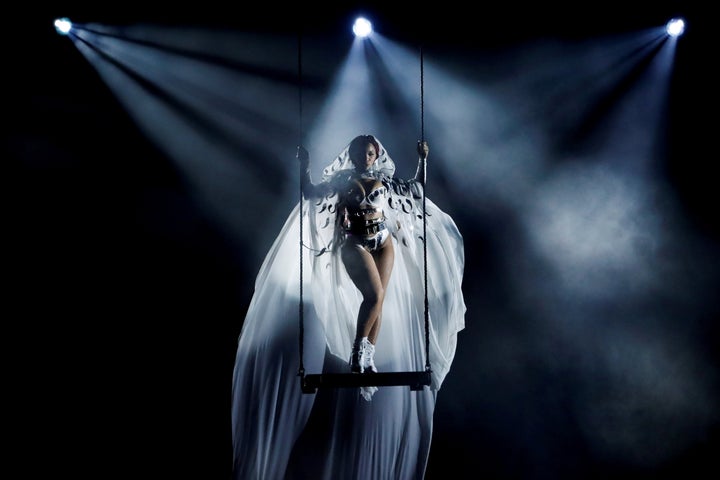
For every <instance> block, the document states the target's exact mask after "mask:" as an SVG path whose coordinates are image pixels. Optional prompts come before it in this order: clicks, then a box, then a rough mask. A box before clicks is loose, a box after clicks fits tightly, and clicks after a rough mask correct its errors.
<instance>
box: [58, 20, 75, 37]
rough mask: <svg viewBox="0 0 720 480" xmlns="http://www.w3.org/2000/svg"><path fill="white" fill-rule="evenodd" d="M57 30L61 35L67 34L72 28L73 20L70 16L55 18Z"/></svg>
mask: <svg viewBox="0 0 720 480" xmlns="http://www.w3.org/2000/svg"><path fill="white" fill-rule="evenodd" d="M54 24H55V30H56V31H57V33H59V34H60V35H67V34H68V33H69V32H70V29H71V28H72V22H71V21H70V19H68V18H58V19H57V20H55V23H54Z"/></svg>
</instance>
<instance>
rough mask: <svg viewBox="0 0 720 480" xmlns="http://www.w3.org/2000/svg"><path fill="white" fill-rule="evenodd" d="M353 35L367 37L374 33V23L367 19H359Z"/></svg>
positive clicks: (355, 24)
mask: <svg viewBox="0 0 720 480" xmlns="http://www.w3.org/2000/svg"><path fill="white" fill-rule="evenodd" d="M353 33H354V34H355V35H356V36H358V37H367V36H368V35H370V34H371V33H372V23H370V21H369V20H368V19H366V18H363V17H359V18H358V19H357V20H355V23H354V24H353Z"/></svg>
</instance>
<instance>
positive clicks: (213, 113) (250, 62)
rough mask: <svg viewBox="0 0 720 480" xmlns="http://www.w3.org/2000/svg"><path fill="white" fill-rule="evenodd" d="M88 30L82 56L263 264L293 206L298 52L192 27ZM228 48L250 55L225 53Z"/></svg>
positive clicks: (80, 41)
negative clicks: (262, 208) (266, 208)
mask: <svg viewBox="0 0 720 480" xmlns="http://www.w3.org/2000/svg"><path fill="white" fill-rule="evenodd" d="M86 27H87V28H84V29H82V30H80V31H77V32H76V35H75V36H74V37H73V41H74V43H75V45H76V46H77V48H78V50H79V51H80V52H81V53H82V54H83V55H84V56H85V58H86V59H87V60H88V61H89V62H90V64H91V65H92V66H93V67H94V68H95V69H96V71H97V72H98V73H99V74H100V76H101V78H102V79H103V81H104V82H105V83H106V84H107V85H108V87H109V88H110V89H111V90H112V92H113V93H114V94H115V96H116V97H117V98H118V100H119V101H120V103H121V104H122V105H123V106H124V107H125V108H126V109H127V111H128V112H129V114H130V116H131V118H132V119H133V120H134V121H135V122H136V123H137V125H138V127H139V128H140V129H141V130H142V131H143V132H144V133H145V135H146V136H147V137H148V138H149V139H150V141H151V142H152V143H153V144H155V145H156V146H157V147H158V148H159V149H160V150H161V151H163V152H164V153H165V154H166V155H167V156H168V157H169V158H170V159H172V160H173V161H174V162H175V164H176V167H177V168H178V170H179V171H180V172H181V174H182V176H183V177H184V178H185V179H186V181H187V184H188V185H189V187H190V192H191V193H192V194H193V196H194V198H196V199H197V201H198V202H199V204H200V205H201V206H202V207H203V208H204V209H205V210H206V212H208V214H209V215H210V217H211V218H213V219H214V220H215V221H216V222H217V224H218V225H219V226H220V228H223V229H225V230H226V231H227V232H228V234H229V236H230V237H232V238H236V239H237V240H238V241H240V242H243V243H246V244H247V246H248V250H249V252H248V253H249V257H248V258H256V259H257V261H258V262H259V261H260V260H261V259H262V257H263V255H264V254H265V253H266V251H267V245H266V243H265V242H263V240H264V239H265V238H264V237H265V236H267V237H268V238H267V239H266V240H267V241H268V242H269V241H270V239H271V237H272V236H273V235H274V233H275V232H276V231H277V230H278V229H279V227H278V228H275V227H272V226H269V227H267V228H266V227H264V226H263V225H265V224H267V223H272V222H277V223H281V222H282V219H283V218H284V217H285V216H286V215H287V205H288V204H289V203H290V202H291V201H292V199H290V198H289V195H290V194H289V193H285V192H283V191H282V188H281V186H282V185H284V184H285V183H286V182H287V181H288V177H290V176H292V174H293V172H294V171H295V170H294V168H293V167H295V165H296V163H295V162H293V160H294V147H295V145H296V135H297V133H296V123H295V122H296V119H297V116H296V115H297V113H296V111H295V109H294V107H295V106H296V105H297V104H296V102H295V100H296V95H297V85H296V81H297V76H296V72H295V66H296V61H297V60H296V58H297V57H296V55H297V52H296V45H295V43H294V42H293V41H292V40H290V41H288V40H287V39H283V38H278V37H272V38H265V37H264V36H262V35H260V36H258V35H253V34H242V33H226V32H218V33H217V36H216V35H215V34H214V33H213V32H208V31H203V30H193V29H188V28H183V29H173V28H172V27H157V26H148V25H145V26H142V25H138V26H134V27H132V28H129V27H126V28H114V27H112V26H101V25H87V26H86ZM229 44H231V45H235V46H237V45H242V46H243V48H242V49H238V48H235V49H232V48H229V47H228V49H227V50H228V51H229V50H234V51H235V53H234V56H231V55H230V54H229V53H228V52H224V53H227V54H226V55H224V54H223V53H220V54H219V53H218V52H223V48H222V47H220V48H218V46H223V45H229ZM186 45H192V47H187V46H186ZM238 50H239V51H241V53H238V52H237V51H238ZM269 51H272V52H273V55H268V52H269ZM307 97H308V98H310V95H307ZM283 138H284V140H279V139H283ZM141 168H142V167H141ZM289 190H290V189H289V188H288V191H289ZM283 195H288V198H285V197H283ZM231 198H232V199H233V200H232V201H230V200H229V199H231ZM253 204H266V205H276V207H277V208H276V210H273V209H271V210H270V212H265V213H264V214H263V215H262V217H261V216H258V215H256V214H255V213H254V212H255V211H256V210H254V209H247V208H246V206H247V205H253ZM248 224H254V225H256V226H257V229H255V228H254V229H252V230H256V231H255V232H254V233H253V232H252V231H251V230H249V229H247V225H248ZM252 237H255V239H253V238H252Z"/></svg>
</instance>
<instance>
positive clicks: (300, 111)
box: [297, 31, 305, 377]
mask: <svg viewBox="0 0 720 480" xmlns="http://www.w3.org/2000/svg"><path fill="white" fill-rule="evenodd" d="M297 57H298V115H299V119H298V120H299V138H298V145H300V146H301V145H303V118H302V114H303V101H302V100H303V99H302V91H303V89H302V83H303V77H302V31H299V32H298V56H297ZM298 165H299V167H298V168H299V171H300V172H299V173H300V175H298V179H299V182H300V202H299V204H298V205H299V207H300V208H299V210H300V212H299V215H300V303H299V305H298V309H299V321H300V326H299V331H300V334H299V338H298V339H299V342H300V367H299V369H298V376H300V377H303V376H305V365H304V364H303V357H304V351H303V345H304V343H305V318H304V316H305V309H304V308H303V238H304V236H303V223H304V222H303V218H302V217H303V181H302V179H303V171H302V165H300V162H298Z"/></svg>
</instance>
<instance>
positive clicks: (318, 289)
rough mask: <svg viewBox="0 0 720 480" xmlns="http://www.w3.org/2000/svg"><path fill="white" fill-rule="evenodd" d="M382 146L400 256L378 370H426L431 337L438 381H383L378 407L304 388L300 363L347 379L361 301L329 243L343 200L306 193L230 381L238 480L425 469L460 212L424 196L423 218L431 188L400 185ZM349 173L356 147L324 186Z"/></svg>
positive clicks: (275, 253) (455, 307)
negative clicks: (455, 214) (414, 386)
mask: <svg viewBox="0 0 720 480" xmlns="http://www.w3.org/2000/svg"><path fill="white" fill-rule="evenodd" d="M380 150H381V151H380V155H379V157H378V160H377V162H376V165H377V170H378V171H379V173H381V174H382V175H384V177H385V179H386V180H387V181H388V182H389V184H390V185H391V190H392V197H391V202H390V205H389V206H388V208H386V209H385V215H386V218H387V222H386V224H387V225H388V228H389V229H390V231H391V233H392V237H391V238H392V241H393V242H394V244H395V245H394V246H395V262H394V266H393V271H392V275H391V277H390V282H389V285H388V288H387V291H386V294H385V302H384V304H383V314H382V316H383V320H382V326H381V330H380V333H379V335H378V339H377V342H376V352H375V364H376V366H377V368H378V370H379V371H381V372H396V371H423V370H425V363H426V360H427V358H426V343H425V339H426V333H427V335H429V362H430V366H431V370H432V373H431V378H432V383H431V386H430V387H429V388H428V387H425V388H424V389H423V390H420V391H413V390H410V388H409V387H408V386H391V387H380V388H379V390H378V391H377V392H375V393H374V395H372V398H371V400H370V401H366V400H365V399H364V398H363V397H362V396H361V395H360V394H359V393H360V392H359V390H360V389H358V388H337V389H328V388H321V389H319V390H318V391H317V393H312V394H308V393H303V392H302V390H301V388H300V385H301V383H300V381H301V379H300V377H299V376H298V370H299V367H300V366H301V365H302V366H303V367H304V370H305V373H306V374H314V373H349V366H348V359H349V357H350V349H351V345H352V341H353V340H354V338H355V321H356V315H357V311H358V308H359V306H360V302H361V300H362V298H361V295H360V292H359V291H358V290H357V288H356V287H355V286H354V284H353V283H352V281H351V280H350V278H349V276H348V275H347V272H346V271H345V268H344V266H343V264H342V261H341V259H340V255H339V254H336V253H335V252H334V250H333V246H334V244H333V237H334V235H333V232H334V225H335V205H336V201H337V195H336V194H335V193H334V192H333V190H332V188H328V189H326V190H325V193H326V194H325V195H322V196H320V197H318V198H313V199H304V200H303V201H302V202H299V203H298V204H297V205H296V206H295V208H294V209H293V211H292V213H291V214H290V216H289V217H288V219H287V221H286V222H285V225H284V226H283V228H282V230H281V232H280V234H279V235H278V237H277V238H276V240H275V242H274V244H273V245H272V247H271V248H270V251H269V252H268V254H267V256H266V257H265V260H264V262H263V264H262V266H261V268H260V272H259V274H258V276H257V279H256V282H255V292H254V295H253V298H252V301H251V303H250V306H249V308H248V312H247V315H246V317H245V321H244V323H243V327H242V331H241V334H240V339H239V343H238V349H237V356H236V361H235V368H234V374H233V389H232V436H233V449H234V450H233V452H234V461H233V479H236V480H239V479H243V480H245V479H263V480H265V479H288V478H317V479H328V480H330V479H338V478H342V479H355V478H357V479H361V478H362V479H367V478H373V479H391V478H392V479H402V480H406V479H422V478H423V476H424V473H425V468H426V465H427V459H428V454H429V451H430V442H431V437H432V425H433V411H434V407H435V399H436V393H437V390H438V389H439V388H440V386H441V384H442V382H443V379H444V378H445V376H446V374H447V373H448V371H449V369H450V366H451V364H452V361H453V358H454V355H455V348H456V344H457V333H458V332H459V331H460V330H462V329H463V328H464V326H465V319H464V317H465V310H466V308H465V303H464V300H463V294H462V289H461V287H462V276H463V267H464V250H463V240H462V236H461V235H460V232H459V231H458V229H457V227H456V225H455V223H454V222H453V220H452V218H451V217H450V216H448V215H447V214H446V213H444V212H443V211H442V210H440V209H439V208H438V207H437V206H436V205H435V204H434V203H433V202H432V201H430V200H429V199H427V198H426V199H425V212H426V216H425V218H426V224H425V225H423V215H422V212H423V200H422V194H423V191H422V185H421V184H419V183H418V182H415V181H414V180H409V181H405V180H398V179H395V178H394V177H393V174H394V169H395V168H394V164H393V162H392V160H391V159H390V157H389V156H388V155H387V152H385V149H384V148H382V145H381V149H380ZM346 168H349V160H348V157H347V147H346V148H345V150H343V152H341V154H340V155H338V157H337V158H336V159H335V161H334V162H333V163H332V164H331V165H330V166H328V168H326V169H325V170H324V173H325V174H324V175H323V182H325V183H326V184H327V185H331V184H332V181H331V180H332V178H333V177H336V176H337V175H342V174H343V170H345V169H346ZM301 212H302V217H301ZM301 218H302V237H303V238H302V244H303V246H302V248H301V246H300V230H301V228H300V225H301ZM424 229H425V230H426V233H427V239H428V241H427V254H425V252H424V251H423V230H424ZM301 251H302V257H301ZM425 263H427V271H428V275H427V298H428V306H429V308H428V312H429V315H428V317H429V328H428V329H427V331H426V328H425V285H424V271H425ZM301 269H302V280H303V281H302V299H303V303H302V307H300V296H301V289H300V277H301ZM301 309H302V310H301ZM301 312H302V314H301ZM301 333H302V335H301ZM301 340H302V341H301ZM300 352H302V359H301V355H300Z"/></svg>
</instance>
